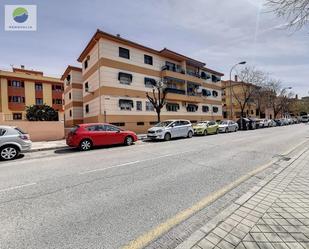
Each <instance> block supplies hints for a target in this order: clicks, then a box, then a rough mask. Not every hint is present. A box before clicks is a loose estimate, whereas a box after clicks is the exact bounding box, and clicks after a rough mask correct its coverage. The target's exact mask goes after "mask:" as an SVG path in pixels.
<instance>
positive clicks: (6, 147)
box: [0, 126, 32, 160]
mask: <svg viewBox="0 0 309 249" xmlns="http://www.w3.org/2000/svg"><path fill="white" fill-rule="evenodd" d="M31 144H32V142H31V140H30V138H29V135H28V134H27V133H25V132H23V131H22V130H21V129H19V128H17V127H11V126H0V158H1V159H2V160H12V159H15V158H16V157H18V155H19V153H20V152H26V151H28V150H30V149H31Z"/></svg>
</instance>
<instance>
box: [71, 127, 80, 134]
mask: <svg viewBox="0 0 309 249" xmlns="http://www.w3.org/2000/svg"><path fill="white" fill-rule="evenodd" d="M78 128H79V126H78V125H76V126H74V127H72V128H71V129H70V132H72V133H74V132H75V131H76V130H77V129H78Z"/></svg>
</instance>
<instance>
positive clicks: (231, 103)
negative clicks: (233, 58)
mask: <svg viewBox="0 0 309 249" xmlns="http://www.w3.org/2000/svg"><path fill="white" fill-rule="evenodd" d="M246 63H247V62H246V61H242V62H238V63H237V64H235V65H234V66H232V68H231V70H230V84H229V85H230V119H233V96H232V95H233V94H232V72H233V70H234V69H235V68H236V67H237V66H238V65H244V64H246Z"/></svg>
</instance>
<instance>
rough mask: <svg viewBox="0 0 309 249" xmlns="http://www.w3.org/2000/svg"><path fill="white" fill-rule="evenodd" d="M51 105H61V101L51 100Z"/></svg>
mask: <svg viewBox="0 0 309 249" xmlns="http://www.w3.org/2000/svg"><path fill="white" fill-rule="evenodd" d="M53 105H62V99H53Z"/></svg>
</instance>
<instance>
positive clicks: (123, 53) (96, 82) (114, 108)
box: [62, 30, 223, 132]
mask: <svg viewBox="0 0 309 249" xmlns="http://www.w3.org/2000/svg"><path fill="white" fill-rule="evenodd" d="M78 61H79V62H80V63H82V70H81V71H80V69H76V68H72V67H71V68H70V67H69V68H68V69H67V70H66V72H65V73H64V76H63V78H62V79H63V80H65V81H66V80H67V81H71V82H72V83H71V84H74V87H73V85H70V83H68V82H67V83H65V113H66V114H65V117H66V125H67V126H71V125H72V124H76V123H79V122H82V120H83V122H84V123H88V122H109V123H112V124H115V125H117V126H120V127H123V128H125V129H131V130H134V131H136V132H145V131H146V130H147V129H148V128H149V127H150V126H152V125H153V124H155V122H156V121H157V117H156V112H155V111H154V108H153V106H152V104H151V103H150V102H149V101H148V99H147V98H146V92H148V93H150V95H151V93H152V86H153V84H154V83H155V82H156V81H159V80H161V79H163V80H164V81H165V82H166V84H167V91H168V95H167V100H166V102H167V103H166V105H165V106H164V108H163V109H162V113H161V119H162V120H165V119H175V118H182V119H188V120H191V121H192V122H197V121H199V120H220V119H222V101H221V77H222V76H223V74H222V73H220V72H217V71H214V70H211V69H209V68H207V67H206V66H205V65H206V64H205V63H204V62H201V61H197V60H195V59H192V58H189V57H187V56H185V55H181V54H179V53H176V52H173V51H171V50H169V49H166V48H165V49H162V50H155V49H152V48H149V47H146V46H143V45H140V44H138V43H135V42H132V41H129V40H126V39H124V38H122V37H120V36H119V35H116V36H114V35H111V34H108V33H105V32H102V31H100V30H98V31H97V32H96V33H95V34H94V36H93V37H92V38H91V40H90V41H89V43H88V44H87V46H86V48H85V49H84V51H83V52H82V53H81V55H80V56H79V58H78ZM69 75H70V76H69ZM68 76H69V78H68V79H67V77H68ZM81 84H82V87H81ZM70 93H71V95H70ZM81 93H82V97H81ZM81 110H82V111H81Z"/></svg>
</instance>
